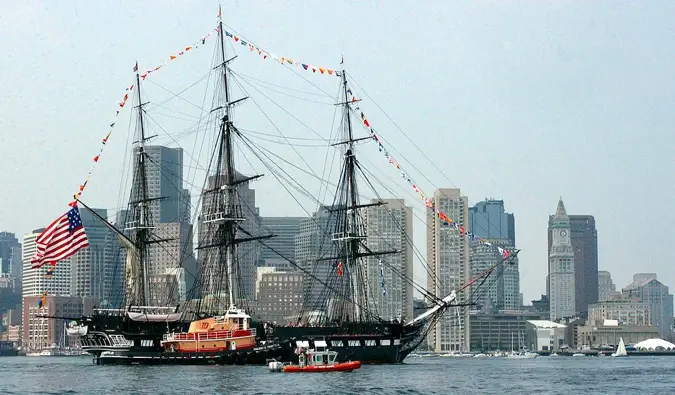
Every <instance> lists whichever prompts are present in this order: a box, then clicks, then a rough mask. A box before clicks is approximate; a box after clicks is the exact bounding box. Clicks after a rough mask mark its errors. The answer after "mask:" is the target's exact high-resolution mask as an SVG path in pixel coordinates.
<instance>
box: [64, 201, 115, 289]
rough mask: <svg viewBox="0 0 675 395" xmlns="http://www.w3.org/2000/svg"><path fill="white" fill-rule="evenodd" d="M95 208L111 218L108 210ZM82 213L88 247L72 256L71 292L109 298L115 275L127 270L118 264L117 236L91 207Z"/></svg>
mask: <svg viewBox="0 0 675 395" xmlns="http://www.w3.org/2000/svg"><path fill="white" fill-rule="evenodd" d="M93 210H94V211H95V212H96V214H98V215H99V216H101V217H103V218H107V217H108V211H107V210H106V209H96V208H95V209H93ZM80 216H81V218H82V224H83V225H84V230H85V232H86V233H87V238H88V239H89V247H88V248H83V249H81V250H79V251H78V252H77V253H76V254H75V255H73V256H72V257H71V293H72V295H73V296H82V297H94V298H97V299H98V300H99V301H103V300H106V299H109V298H110V295H111V293H112V289H113V286H114V284H115V279H114V278H113V277H114V276H115V275H119V276H122V275H123V273H124V269H122V268H118V267H117V265H118V261H117V259H116V258H117V255H116V254H115V252H114V251H113V245H114V243H113V239H114V238H115V237H116V236H115V234H114V233H113V232H112V231H111V230H110V229H109V228H108V227H107V226H106V225H105V224H104V223H103V221H101V220H100V219H99V218H98V217H96V216H95V215H94V214H92V213H91V212H90V211H89V210H88V209H86V208H83V209H81V210H80ZM113 254H114V256H113Z"/></svg>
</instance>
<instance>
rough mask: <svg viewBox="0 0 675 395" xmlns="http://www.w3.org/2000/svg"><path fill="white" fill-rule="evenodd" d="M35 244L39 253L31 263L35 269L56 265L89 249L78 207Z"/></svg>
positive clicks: (43, 233)
mask: <svg viewBox="0 0 675 395" xmlns="http://www.w3.org/2000/svg"><path fill="white" fill-rule="evenodd" d="M35 244H36V245H37V252H36V253H35V256H34V257H33V258H32V259H31V261H30V262H31V263H32V264H33V269H37V268H39V267H42V265H44V264H45V263H56V262H58V261H61V260H63V259H66V258H68V257H70V256H72V255H73V254H75V253H76V252H77V251H78V250H79V249H80V248H84V247H88V246H89V240H88V239H87V234H86V233H85V232H84V226H83V225H82V218H80V210H79V209H78V208H77V206H76V207H73V208H72V209H70V210H69V211H68V212H67V213H65V214H63V215H62V216H60V217H59V218H57V219H56V220H55V221H54V222H52V223H51V225H49V226H48V227H47V229H45V230H44V231H43V232H42V233H40V236H38V237H37V239H35Z"/></svg>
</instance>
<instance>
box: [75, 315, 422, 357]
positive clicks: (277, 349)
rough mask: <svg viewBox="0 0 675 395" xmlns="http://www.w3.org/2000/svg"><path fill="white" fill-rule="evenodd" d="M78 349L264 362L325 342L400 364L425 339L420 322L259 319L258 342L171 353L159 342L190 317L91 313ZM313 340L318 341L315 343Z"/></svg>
mask: <svg viewBox="0 0 675 395" xmlns="http://www.w3.org/2000/svg"><path fill="white" fill-rule="evenodd" d="M85 323H86V324H87V331H86V334H82V335H81V336H80V342H81V345H82V349H83V350H84V351H86V352H88V353H89V354H91V355H93V356H94V362H96V363H98V364H101V365H108V364H113V365H119V364H122V365H130V364H144V365H145V364H148V365H164V364H167V365H175V364H178V365H208V364H245V365H264V364H266V362H267V360H269V359H275V360H277V361H281V362H297V355H296V354H295V350H296V349H297V348H298V346H302V347H304V348H315V347H317V346H321V345H323V346H324V347H328V348H329V349H331V350H333V351H336V352H337V353H338V357H337V359H338V360H340V361H347V360H353V361H360V362H361V363H363V364H395V363H402V362H403V361H404V360H405V358H406V357H407V356H408V355H409V354H410V353H411V352H412V351H413V350H414V349H415V348H416V347H417V345H419V343H420V342H421V341H422V340H423V338H424V334H425V333H424V332H425V331H424V325H422V324H418V325H412V326H411V325H403V324H401V323H358V324H343V325H334V326H276V327H269V326H267V327H266V326H265V325H263V324H262V323H257V324H255V325H254V326H256V327H257V334H258V335H257V338H256V341H257V343H258V345H259V346H258V347H256V348H255V349H251V350H227V351H223V352H217V353H208V354H203V353H171V352H166V351H165V350H163V348H162V347H161V341H162V340H163V339H164V337H165V335H166V334H167V328H168V329H169V332H182V331H187V329H188V327H189V325H190V322H188V321H178V322H172V323H166V322H163V323H153V322H138V321H132V320H129V319H128V318H126V317H124V316H117V315H115V316H107V315H100V316H98V315H94V316H90V317H88V318H87V319H86V320H85ZM317 342H319V343H318V344H317Z"/></svg>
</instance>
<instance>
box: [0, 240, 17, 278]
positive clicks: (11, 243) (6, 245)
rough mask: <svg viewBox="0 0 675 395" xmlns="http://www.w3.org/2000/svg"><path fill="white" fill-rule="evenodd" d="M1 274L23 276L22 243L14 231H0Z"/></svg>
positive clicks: (15, 276)
mask: <svg viewBox="0 0 675 395" xmlns="http://www.w3.org/2000/svg"><path fill="white" fill-rule="evenodd" d="M0 274H4V275H8V276H10V277H14V278H21V244H20V243H19V240H18V239H17V238H16V236H15V235H14V233H10V232H0Z"/></svg>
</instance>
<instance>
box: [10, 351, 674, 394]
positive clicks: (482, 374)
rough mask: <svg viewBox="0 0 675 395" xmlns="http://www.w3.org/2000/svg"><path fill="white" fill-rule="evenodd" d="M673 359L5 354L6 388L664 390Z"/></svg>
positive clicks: (228, 391)
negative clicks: (340, 364)
mask: <svg viewBox="0 0 675 395" xmlns="http://www.w3.org/2000/svg"><path fill="white" fill-rule="evenodd" d="M674 368H675V358H672V357H633V358H621V359H614V358H591V357H589V358H563V357H561V358H537V359H532V360H506V359H493V358H490V359H483V358H481V359H472V358H468V359H455V358H419V359H409V360H408V361H407V363H405V364H402V365H394V366H368V365H366V366H363V367H362V368H361V369H360V370H357V371H355V372H352V373H325V374H280V373H269V372H268V371H267V368H266V367H264V366H97V365H93V364H92V363H91V360H90V359H89V358H86V357H82V358H58V357H52V358H50V357H5V358H0V393H1V394H8V395H23V394H36V393H37V394H109V393H120V394H122V393H123V394H185V393H188V392H189V393H199V394H251V395H268V394H305V393H326V394H331V395H334V394H383V395H385V394H386V395H389V394H405V395H418V394H424V395H427V394H462V395H463V394H500V395H503V394H530V393H537V394H565V395H567V394H570V393H584V394H616V393H639V394H659V395H662V394H665V393H671V391H672V389H673V388H675V376H673V375H672V372H673V370H674Z"/></svg>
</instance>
